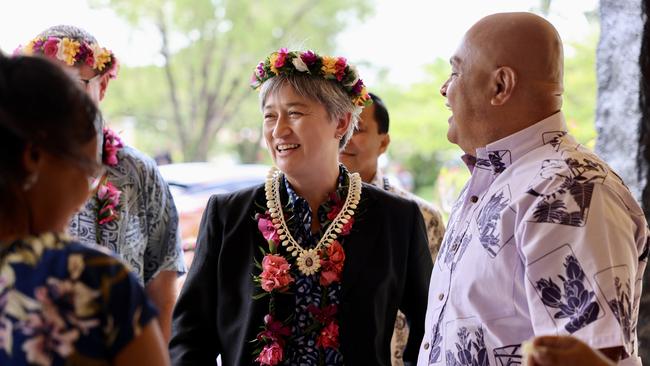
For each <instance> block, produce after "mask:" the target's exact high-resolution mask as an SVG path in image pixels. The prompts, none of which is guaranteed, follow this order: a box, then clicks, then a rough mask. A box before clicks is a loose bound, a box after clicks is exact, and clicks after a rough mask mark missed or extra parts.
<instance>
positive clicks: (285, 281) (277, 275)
mask: <svg viewBox="0 0 650 366" xmlns="http://www.w3.org/2000/svg"><path fill="white" fill-rule="evenodd" d="M290 268H291V266H290V265H289V263H288V262H287V260H286V259H284V257H282V256H279V255H275V254H267V255H266V256H264V259H262V274H261V275H260V279H261V282H262V289H263V290H264V291H267V292H271V291H274V290H277V291H280V292H283V291H286V290H287V288H288V287H289V285H290V284H291V283H292V282H293V281H294V279H293V277H291V274H290V273H289V269H290Z"/></svg>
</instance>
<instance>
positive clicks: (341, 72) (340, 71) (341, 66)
mask: <svg viewBox="0 0 650 366" xmlns="http://www.w3.org/2000/svg"><path fill="white" fill-rule="evenodd" d="M347 62H348V61H347V60H346V59H345V57H339V58H338V59H337V60H336V64H334V67H335V68H336V73H335V74H334V75H335V76H336V80H338V81H341V80H343V77H344V76H345V67H346V66H347Z"/></svg>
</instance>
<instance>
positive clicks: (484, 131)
mask: <svg viewBox="0 0 650 366" xmlns="http://www.w3.org/2000/svg"><path fill="white" fill-rule="evenodd" d="M451 69H452V70H451V75H450V77H449V79H447V81H446V82H445V83H444V84H443V86H442V88H441V89H440V92H441V94H442V95H443V96H444V97H446V99H447V103H446V104H447V105H448V106H449V107H450V109H451V111H452V113H453V115H452V116H451V117H450V118H449V130H448V132H447V137H448V139H449V140H450V141H451V142H452V143H455V144H457V145H458V146H459V147H460V148H461V149H462V150H463V151H464V152H465V153H466V155H465V156H464V158H463V160H464V161H465V162H466V164H467V166H468V168H469V169H470V171H471V172H472V175H471V178H470V180H469V181H468V183H467V184H466V186H465V188H464V189H463V191H462V193H461V194H460V197H459V199H458V201H457V202H456V204H455V207H454V209H453V211H452V214H451V218H450V220H449V224H448V226H447V232H446V234H445V238H444V240H443V244H442V246H441V249H440V253H439V254H438V258H437V260H436V264H435V267H434V269H433V273H432V275H431V285H430V287H429V303H428V308H427V316H426V322H425V334H424V337H423V340H422V344H421V346H420V353H419V357H418V365H420V366H425V365H441V364H445V365H506V364H519V363H521V361H522V346H521V344H522V342H524V341H526V340H528V339H530V338H532V337H533V336H542V335H572V336H574V337H576V338H579V339H580V340H581V341H583V342H584V343H586V344H588V345H589V346H590V347H592V348H595V349H598V350H600V351H601V352H602V353H603V354H604V355H605V356H607V357H608V358H610V359H612V360H614V361H615V362H618V361H619V360H620V363H619V364H621V365H641V360H640V358H639V357H638V349H639V346H638V342H637V332H636V324H637V318H638V312H639V307H638V306H639V298H640V296H641V287H642V277H643V272H644V270H645V267H646V264H647V260H648V244H647V242H648V231H647V224H646V220H645V218H644V215H643V212H642V211H641V209H640V207H639V205H638V204H637V203H636V201H635V200H634V198H633V197H632V195H631V194H630V192H629V190H628V189H627V187H626V186H625V184H624V183H623V181H622V180H621V178H620V177H619V176H618V175H616V173H615V172H614V171H612V169H611V168H610V167H609V166H607V164H606V163H605V162H603V161H602V160H601V159H600V158H598V157H597V156H596V155H594V154H593V153H592V152H590V151H589V150H587V149H586V148H584V147H583V146H581V145H580V144H579V143H577V142H576V141H575V140H574V139H573V138H572V137H571V136H569V135H568V134H567V127H566V123H565V120H564V116H563V115H562V112H561V106H562V92H563V82H562V78H563V49H562V41H561V40H560V37H559V35H558V33H557V31H556V30H555V28H554V27H553V26H552V25H551V24H550V23H548V22H547V21H546V20H544V19H543V18H541V17H539V16H536V15H534V14H531V13H504V14H495V15H491V16H488V17H485V18H483V19H481V20H480V21H479V22H478V23H476V24H475V25H474V26H473V27H472V28H471V29H470V30H469V31H468V32H467V33H466V34H465V37H464V39H463V41H462V42H461V45H460V47H459V48H458V50H457V51H456V53H455V54H454V55H453V56H452V58H451Z"/></svg>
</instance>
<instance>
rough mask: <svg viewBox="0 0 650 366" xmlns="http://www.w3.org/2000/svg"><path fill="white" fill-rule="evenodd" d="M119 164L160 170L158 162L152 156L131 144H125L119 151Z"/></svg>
mask: <svg viewBox="0 0 650 366" xmlns="http://www.w3.org/2000/svg"><path fill="white" fill-rule="evenodd" d="M125 163H126V164H125ZM118 164H121V165H130V166H133V167H137V168H140V169H146V170H158V166H157V165H156V162H155V161H154V160H153V159H152V158H151V157H149V156H148V155H146V154H145V153H143V152H141V151H140V150H138V149H136V148H134V147H132V146H129V145H124V147H123V148H122V149H121V150H120V151H119V152H118Z"/></svg>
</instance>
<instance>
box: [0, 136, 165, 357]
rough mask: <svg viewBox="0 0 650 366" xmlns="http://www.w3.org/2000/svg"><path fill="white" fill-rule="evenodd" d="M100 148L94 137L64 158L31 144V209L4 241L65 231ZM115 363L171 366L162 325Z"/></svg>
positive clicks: (0, 236)
mask: <svg viewBox="0 0 650 366" xmlns="http://www.w3.org/2000/svg"><path fill="white" fill-rule="evenodd" d="M98 149H99V145H98V143H97V139H96V138H93V139H92V140H91V141H89V142H87V143H86V144H84V145H83V146H82V147H81V149H80V152H81V156H80V157H78V158H62V157H59V156H56V155H53V154H50V153H49V152H47V151H46V150H44V149H42V148H40V147H38V146H34V145H28V146H27V148H26V149H25V151H24V153H23V158H22V163H23V167H24V168H25V171H26V172H27V173H28V174H32V173H36V174H38V179H37V180H36V182H35V183H34V184H33V185H32V186H31V188H29V189H28V190H27V191H24V192H23V191H21V192H23V193H22V194H23V201H24V202H25V204H26V205H27V206H28V207H29V209H28V210H26V211H24V214H23V215H18V216H17V218H16V222H15V223H12V225H11V227H13V228H16V230H14V231H13V232H10V233H0V241H10V240H14V239H16V238H20V237H25V236H29V235H33V236H36V235H39V234H41V233H44V232H63V231H65V229H66V228H67V225H68V222H69V220H70V218H71V217H72V215H73V214H74V213H75V212H77V211H78V210H79V208H80V207H81V206H82V205H83V204H84V203H85V202H86V200H87V199H88V197H89V196H90V193H91V192H90V187H89V184H88V178H89V177H93V176H95V175H96V169H100V167H101V163H100V162H99V161H97V160H96V159H97V157H98ZM82 162H83V163H82ZM28 212H29V213H31V214H27V213H28ZM143 351H146V352H143ZM112 364H114V365H134V364H138V365H141V366H148V365H151V366H154V365H169V359H168V354H167V349H166V347H165V343H164V342H163V339H162V335H161V332H160V327H159V325H158V322H157V321H155V320H154V321H151V322H149V323H148V324H147V325H146V326H145V327H144V329H143V331H142V333H140V335H138V336H137V337H135V338H134V339H133V341H131V343H129V344H128V345H127V346H126V347H124V349H122V350H121V351H120V352H119V353H118V354H117V356H116V358H115V359H114V360H112Z"/></svg>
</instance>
